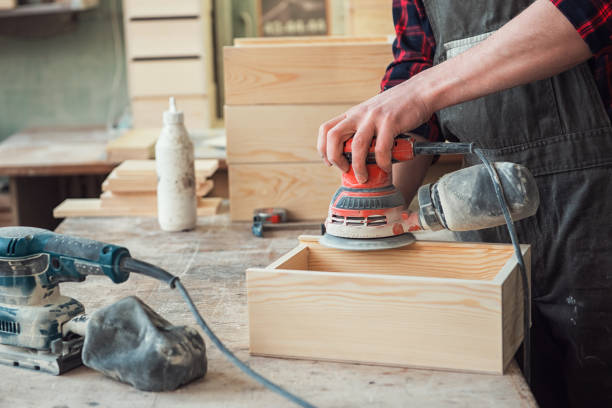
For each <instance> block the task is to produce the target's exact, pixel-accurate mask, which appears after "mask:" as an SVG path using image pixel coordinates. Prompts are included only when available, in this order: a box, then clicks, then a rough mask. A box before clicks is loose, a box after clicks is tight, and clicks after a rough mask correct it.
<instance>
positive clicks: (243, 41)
mask: <svg viewBox="0 0 612 408" xmlns="http://www.w3.org/2000/svg"><path fill="white" fill-rule="evenodd" d="M368 42H372V43H381V42H389V36H388V35H372V36H345V35H342V36H340V35H329V36H325V35H322V36H304V37H246V38H234V45H235V46H237V47H248V46H253V45H279V44H294V45H298V44H346V43H368Z"/></svg>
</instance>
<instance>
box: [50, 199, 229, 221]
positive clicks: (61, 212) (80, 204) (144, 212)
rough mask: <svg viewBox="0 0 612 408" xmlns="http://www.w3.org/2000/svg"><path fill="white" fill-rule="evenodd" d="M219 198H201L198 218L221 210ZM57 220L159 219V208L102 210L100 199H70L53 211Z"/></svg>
mask: <svg viewBox="0 0 612 408" xmlns="http://www.w3.org/2000/svg"><path fill="white" fill-rule="evenodd" d="M221 201H222V199H221V198H219V197H210V198H201V199H200V200H199V201H198V216H199V217H203V216H208V215H214V214H216V213H217V211H218V210H219V205H220V204H221ZM53 216H54V217H55V218H70V217H157V207H154V208H151V207H139V208H128V207H126V208H102V205H101V201H100V199H98V198H69V199H67V200H64V202H62V203H61V204H60V205H58V206H57V207H55V209H54V210H53Z"/></svg>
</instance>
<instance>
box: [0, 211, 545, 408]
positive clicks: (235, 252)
mask: <svg viewBox="0 0 612 408" xmlns="http://www.w3.org/2000/svg"><path fill="white" fill-rule="evenodd" d="M57 231H58V232H60V233H65V234H70V235H76V236H81V237H87V238H93V239H97V240H102V241H107V242H112V243H115V244H119V245H124V246H126V247H127V248H129V249H130V251H131V253H132V256H134V257H136V258H139V259H142V260H144V261H147V262H151V263H154V264H157V265H159V266H160V267H162V268H165V269H167V270H168V271H170V272H171V273H173V274H175V275H178V276H179V277H180V279H181V281H182V282H183V283H184V285H185V286H186V287H187V289H188V290H189V292H190V293H191V296H192V297H193V299H194V301H195V303H196V305H197V307H198V308H199V310H200V311H201V313H202V314H203V316H204V318H205V319H206V320H207V321H208V323H209V324H210V326H211V327H212V329H213V330H214V331H215V332H216V333H217V335H218V336H219V337H220V338H221V339H222V341H224V342H225V344H226V345H227V346H228V347H229V348H230V349H231V350H232V351H234V352H235V353H236V354H237V356H238V357H239V358H241V359H243V360H246V361H247V362H248V364H250V365H251V366H252V367H253V368H254V369H255V370H257V371H259V372H260V373H262V374H263V375H265V376H267V377H268V378H270V379H271V380H272V381H275V382H277V383H278V384H280V385H282V386H284V387H286V388H287V389H288V390H290V391H292V392H294V393H296V394H297V395H299V396H301V397H303V398H305V399H306V400H308V401H309V402H311V403H313V404H315V405H317V406H320V407H361V406H368V407H406V406H414V407H450V406H452V407H519V406H520V407H531V406H536V404H535V402H534V399H533V396H532V394H531V392H530V391H529V388H528V387H527V385H526V383H525V380H524V378H523V376H522V374H521V372H520V370H519V368H518V366H517V364H516V362H512V363H511V365H510V366H509V368H508V370H507V373H506V375H503V376H496V375H483V374H469V373H456V372H445V371H432V370H423V369H407V368H390V367H381V366H368V365H357V364H341V363H332V362H320V361H304V360H288V359H278V358H266V357H252V356H250V355H249V352H248V321H247V303H246V289H245V269H246V268H247V267H251V266H264V265H267V264H269V263H271V262H272V261H274V260H275V259H277V258H278V257H279V256H281V255H282V254H284V253H285V252H287V251H288V250H289V249H291V248H293V247H294V246H295V245H296V244H297V239H296V238H297V236H298V235H300V234H302V233H309V234H316V233H318V232H317V231H316V230H313V229H310V230H281V231H272V232H267V231H266V234H267V235H266V237H265V238H255V237H253V236H252V235H251V231H250V225H248V224H246V223H242V224H238V223H234V224H232V223H230V221H229V216H228V214H227V213H225V214H220V215H217V216H212V217H206V218H200V219H199V220H198V226H197V229H196V230H195V231H192V232H183V233H164V232H161V231H160V230H159V228H158V226H157V221H156V219H154V218H89V219H83V218H74V219H68V220H65V221H64V222H63V223H62V224H61V225H60V226H59V227H58V229H57ZM61 288H62V293H63V294H66V295H68V296H71V297H74V298H76V299H78V300H79V301H81V302H82V303H83V304H84V305H85V308H86V310H88V311H90V312H91V311H93V310H95V309H97V308H100V307H103V306H105V305H109V304H111V303H113V302H116V301H117V300H119V299H121V298H123V297H126V296H129V295H135V296H138V297H140V298H141V299H142V300H143V301H144V302H146V303H147V304H148V305H150V306H151V307H152V308H153V309H155V310H156V311H157V312H158V313H160V314H161V315H162V316H163V317H165V318H166V319H167V320H169V321H171V322H173V323H174V324H176V325H192V326H195V321H194V320H193V318H192V316H191V314H190V313H189V312H188V310H187V307H186V305H185V304H184V303H183V300H182V298H181V297H180V295H179V293H178V292H176V291H173V290H171V289H170V288H169V287H167V286H166V285H165V284H161V283H158V282H157V281H154V280H152V279H149V278H147V277H144V276H138V275H136V274H132V276H130V279H129V280H128V281H127V282H125V283H123V284H120V285H115V284H113V283H112V282H111V281H110V280H109V279H107V278H106V277H102V276H91V277H88V278H87V280H86V281H85V282H83V283H78V284H77V283H66V284H63V285H62V287H61ZM204 338H205V337H204ZM205 341H206V343H207V354H208V358H209V363H208V374H207V375H206V377H205V378H204V379H202V380H198V381H196V382H194V383H191V384H189V385H187V386H185V387H183V388H181V389H179V390H177V391H175V392H165V393H148V392H142V391H138V390H136V389H134V388H131V387H130V386H128V385H125V384H122V383H119V382H116V381H114V380H111V379H109V378H106V377H104V376H103V375H102V374H99V373H98V372H96V371H93V370H91V369H89V368H87V367H80V368H77V369H75V370H72V371H70V372H68V373H66V374H64V375H62V376H59V377H53V376H50V375H48V374H43V373H38V372H32V371H28V370H24V369H16V368H12V367H5V366H0V377H1V378H2V387H1V389H2V392H0V406H2V407H4V406H7V407H8V406H11V407H40V408H45V407H49V408H51V407H54V408H59V407H62V408H64V407H66V408H68V407H70V408H75V407H113V408H122V407H126V408H127V407H129V408H135V407H187V408H188V407H281V406H282V407H284V406H288V407H289V406H292V405H291V404H290V403H288V402H287V401H285V400H283V399H282V398H281V397H279V396H277V395H276V394H274V393H272V392H271V391H268V390H266V389H264V388H263V387H262V386H260V385H259V384H257V383H256V382H254V381H253V380H251V379H250V378H248V377H247V376H246V375H245V374H243V373H242V372H241V371H239V370H238V369H237V368H235V367H234V366H233V365H231V364H230V363H229V362H228V361H227V360H226V359H225V357H223V356H222V355H221V354H220V352H219V351H218V350H217V349H216V348H214V346H212V345H211V344H210V342H209V341H208V339H207V338H205ZM347 347H350V344H347Z"/></svg>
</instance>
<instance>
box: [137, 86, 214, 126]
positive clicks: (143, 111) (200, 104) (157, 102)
mask: <svg viewBox="0 0 612 408" xmlns="http://www.w3.org/2000/svg"><path fill="white" fill-rule="evenodd" d="M209 88H210V86H209ZM211 94H214V92H213V91H212V90H211ZM170 96H172V95H165V96H157V97H140V98H132V99H131V104H132V121H133V125H134V128H161V127H162V116H163V112H164V111H166V110H168V99H169V98H170ZM214 105H215V104H214V100H213V101H212V102H211V100H209V99H208V97H207V96H206V95H178V96H176V106H177V108H178V110H180V111H182V112H183V113H184V117H185V127H186V128H187V129H188V130H190V131H191V130H194V129H206V128H208V127H210V126H211V123H212V122H211V120H212V119H211V118H212V116H214V110H215V107H214Z"/></svg>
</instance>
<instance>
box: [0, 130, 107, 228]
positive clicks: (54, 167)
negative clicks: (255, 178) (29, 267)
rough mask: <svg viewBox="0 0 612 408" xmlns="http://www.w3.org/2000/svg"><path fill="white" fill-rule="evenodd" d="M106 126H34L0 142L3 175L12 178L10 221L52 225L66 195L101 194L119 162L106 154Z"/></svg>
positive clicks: (82, 196) (43, 225)
mask: <svg viewBox="0 0 612 408" xmlns="http://www.w3.org/2000/svg"><path fill="white" fill-rule="evenodd" d="M109 139H110V135H109V133H108V132H107V131H106V129H105V128H103V127H53V128H32V129H27V130H24V131H21V132H19V133H16V134H14V135H12V136H9V137H8V138H7V139H5V140H3V141H2V143H0V176H8V177H9V180H10V187H9V188H10V196H11V208H12V224H15V225H28V226H37V227H45V228H53V227H55V226H56V225H57V221H56V220H54V219H53V208H55V207H56V206H57V205H58V204H59V203H61V202H62V201H64V199H66V198H70V197H74V198H89V197H97V196H98V195H100V185H101V184H102V181H103V180H104V178H106V176H107V175H108V173H110V172H111V170H112V169H113V168H114V167H115V166H116V165H117V164H118V163H112V162H109V161H107V160H106V144H107V142H108V140H109Z"/></svg>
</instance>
